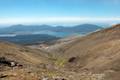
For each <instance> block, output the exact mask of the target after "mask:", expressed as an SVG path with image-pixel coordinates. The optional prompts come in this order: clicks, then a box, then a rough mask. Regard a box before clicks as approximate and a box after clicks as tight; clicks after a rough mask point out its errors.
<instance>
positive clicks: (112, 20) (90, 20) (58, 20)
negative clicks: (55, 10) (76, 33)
mask: <svg viewBox="0 0 120 80" xmlns="http://www.w3.org/2000/svg"><path fill="white" fill-rule="evenodd" d="M98 22H103V23H115V22H116V23H118V22H120V17H108V18H107V17H41V18H1V19H0V24H59V23H60V24H62V23H63V24H69V23H70V24H79V23H98Z"/></svg>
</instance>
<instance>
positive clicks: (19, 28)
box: [0, 24, 103, 34]
mask: <svg viewBox="0 0 120 80" xmlns="http://www.w3.org/2000/svg"><path fill="white" fill-rule="evenodd" d="M98 29H103V28H102V27H100V26H97V25H93V24H83V25H76V26H71V27H69V26H50V25H13V26H10V27H6V28H2V29H0V33H1V34H21V33H22V34H23V33H28V34H31V33H33V32H40V31H52V32H67V33H80V34H86V33H89V32H93V31H96V30H98ZM46 34H47V33H46Z"/></svg>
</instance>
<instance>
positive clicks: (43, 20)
mask: <svg viewBox="0 0 120 80" xmlns="http://www.w3.org/2000/svg"><path fill="white" fill-rule="evenodd" d="M119 21H120V0H0V24H19V23H20V24H30V23H31V24H32V23H33V24H47V23H48V24H65V23H71V24H72V23H76V24H77V23H83V22H84V23H85V22H86V23H87V22H109V23H111V22H113V23H115V22H119Z"/></svg>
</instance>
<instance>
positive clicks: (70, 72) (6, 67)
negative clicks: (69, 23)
mask: <svg viewBox="0 0 120 80" xmlns="http://www.w3.org/2000/svg"><path fill="white" fill-rule="evenodd" d="M119 35H120V24H117V25H113V26H112V27H110V28H107V29H102V30H99V31H95V32H92V33H90V34H88V35H85V36H69V37H66V38H63V39H58V40H56V41H55V42H53V43H52V44H43V43H42V44H37V45H36V44H35V45H28V46H24V45H18V44H15V43H10V42H5V41H1V42H0V79H1V80H119V79H120V77H119V73H120V71H119V69H120V63H119V60H120V51H119V50H120V46H119V44H120V36H119Z"/></svg>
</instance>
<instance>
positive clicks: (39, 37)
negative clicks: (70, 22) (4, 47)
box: [0, 24, 102, 44]
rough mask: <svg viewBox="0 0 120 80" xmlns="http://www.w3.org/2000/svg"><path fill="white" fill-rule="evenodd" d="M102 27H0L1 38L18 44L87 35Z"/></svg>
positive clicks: (90, 25)
mask: <svg viewBox="0 0 120 80" xmlns="http://www.w3.org/2000/svg"><path fill="white" fill-rule="evenodd" d="M100 29H102V27H100V26H97V25H92V24H83V25H77V26H72V27H69V26H56V27H55V26H50V25H13V26H10V27H5V28H1V29H0V40H3V41H9V42H12V43H17V44H38V43H39V44H40V43H46V42H51V41H54V40H58V39H60V38H64V37H67V36H72V35H80V36H81V35H86V34H88V33H90V32H94V31H96V30H100Z"/></svg>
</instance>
